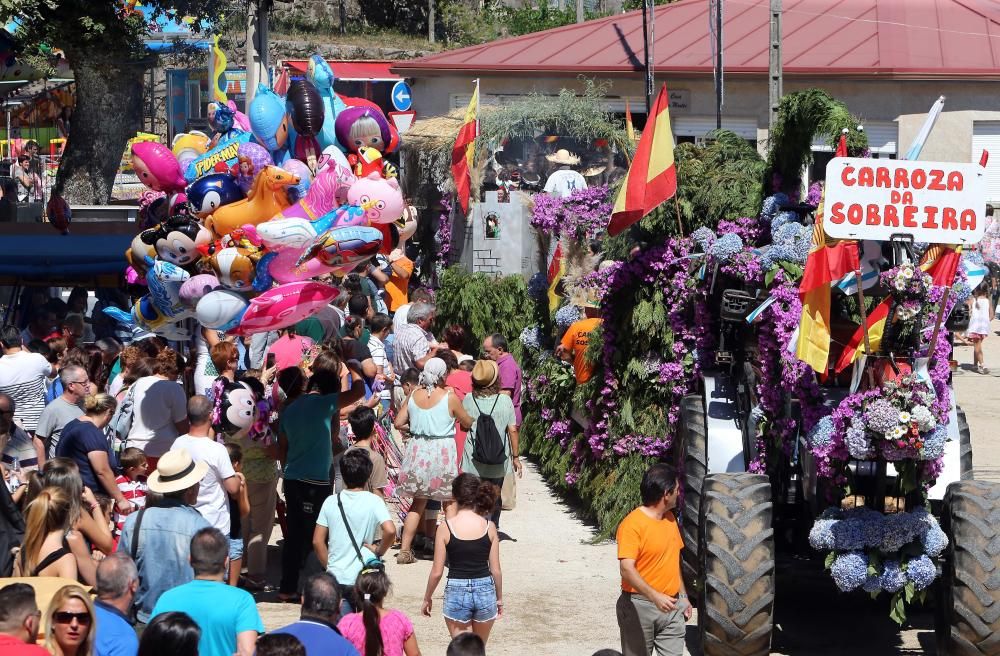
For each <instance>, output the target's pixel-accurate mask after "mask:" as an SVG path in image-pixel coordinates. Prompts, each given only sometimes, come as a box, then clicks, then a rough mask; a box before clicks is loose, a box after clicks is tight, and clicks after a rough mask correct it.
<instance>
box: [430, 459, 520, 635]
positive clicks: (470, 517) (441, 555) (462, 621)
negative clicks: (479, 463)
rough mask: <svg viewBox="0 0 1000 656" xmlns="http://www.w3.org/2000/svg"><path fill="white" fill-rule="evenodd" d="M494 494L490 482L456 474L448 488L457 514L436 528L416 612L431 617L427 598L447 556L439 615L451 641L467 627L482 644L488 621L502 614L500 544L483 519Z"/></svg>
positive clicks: (490, 508)
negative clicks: (424, 587)
mask: <svg viewBox="0 0 1000 656" xmlns="http://www.w3.org/2000/svg"><path fill="white" fill-rule="evenodd" d="M499 494H500V490H499V489H498V488H497V486H495V485H493V484H492V483H490V482H488V481H483V480H481V479H480V478H478V477H476V476H473V475H472V474H460V475H459V476H458V478H456V479H455V482H454V483H453V484H452V495H453V497H454V499H455V502H456V505H457V507H458V510H457V511H456V512H455V515H454V516H453V517H452V518H451V519H449V520H447V521H445V523H444V524H441V525H440V526H438V530H437V535H436V536H435V543H434V565H433V567H432V568H431V573H430V576H429V577H428V578H427V591H426V593H425V594H424V603H423V607H422V608H421V612H422V613H423V614H424V615H426V616H428V617H430V614H431V604H432V602H431V597H432V596H433V595H434V591H435V590H436V589H437V586H438V583H439V582H440V581H441V577H442V576H443V574H444V562H445V556H447V558H448V581H447V583H446V584H445V589H444V603H443V606H442V614H443V615H444V621H445V624H446V625H447V627H448V632H449V633H450V634H451V635H452V637H454V636H455V635H457V634H459V633H461V632H463V631H468V630H469V629H470V628H471V629H472V631H473V632H474V633H475V634H476V635H478V636H479V637H480V638H482V639H483V642H486V640H487V639H488V638H489V636H490V629H492V628H493V622H494V621H496V619H497V618H498V617H499V616H500V615H502V614H503V595H502V592H501V591H502V579H501V574H500V539H499V537H498V536H497V527H496V525H495V524H493V522H491V521H489V520H488V519H487V517H489V515H490V513H491V512H492V511H493V505H494V503H496V499H497V496H498V495H499Z"/></svg>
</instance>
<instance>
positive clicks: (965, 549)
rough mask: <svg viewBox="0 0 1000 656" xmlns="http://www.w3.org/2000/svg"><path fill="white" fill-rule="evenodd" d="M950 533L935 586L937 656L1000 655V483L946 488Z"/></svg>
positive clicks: (944, 523) (945, 520) (944, 518)
mask: <svg viewBox="0 0 1000 656" xmlns="http://www.w3.org/2000/svg"><path fill="white" fill-rule="evenodd" d="M941 528H942V529H944V531H945V533H947V535H948V540H949V542H948V548H947V550H946V551H945V553H944V558H943V561H942V567H941V580H940V581H939V582H938V584H937V603H936V604H935V624H936V627H935V628H936V632H937V641H938V650H937V653H938V654H939V656H998V655H1000V484H997V483H987V482H985V481H959V482H956V483H952V484H951V485H949V486H948V491H947V492H946V493H945V497H944V506H943V511H942V513H941Z"/></svg>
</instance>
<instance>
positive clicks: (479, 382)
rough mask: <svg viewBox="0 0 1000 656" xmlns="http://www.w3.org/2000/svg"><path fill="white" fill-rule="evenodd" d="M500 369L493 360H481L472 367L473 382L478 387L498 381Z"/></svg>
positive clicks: (487, 385)
mask: <svg viewBox="0 0 1000 656" xmlns="http://www.w3.org/2000/svg"><path fill="white" fill-rule="evenodd" d="M499 375H500V370H499V369H498V368H497V363H496V362H494V361H493V360H479V361H477V362H476V364H475V366H474V367H472V382H473V383H474V384H475V385H476V386H477V387H489V386H490V385H492V384H493V383H495V382H497V377H498V376H499Z"/></svg>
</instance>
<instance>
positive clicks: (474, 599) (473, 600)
mask: <svg viewBox="0 0 1000 656" xmlns="http://www.w3.org/2000/svg"><path fill="white" fill-rule="evenodd" d="M441 612H442V614H443V615H444V616H445V618H446V619H449V620H452V621H453V622H462V623H463V624H468V623H469V622H489V621H490V620H495V619H496V618H497V588H496V585H494V583H493V577H492V576H486V577H483V578H481V579H448V582H447V583H445V586H444V606H443V608H442V609H441Z"/></svg>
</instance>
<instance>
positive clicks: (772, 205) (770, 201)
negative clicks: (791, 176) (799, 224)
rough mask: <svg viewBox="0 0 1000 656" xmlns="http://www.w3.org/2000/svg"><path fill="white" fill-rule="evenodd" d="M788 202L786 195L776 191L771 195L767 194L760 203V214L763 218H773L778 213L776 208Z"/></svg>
mask: <svg viewBox="0 0 1000 656" xmlns="http://www.w3.org/2000/svg"><path fill="white" fill-rule="evenodd" d="M787 202H788V195H787V194H784V193H781V192H778V193H776V194H774V195H773V196H768V197H767V198H765V199H764V202H763V203H762V204H761V208H760V215H761V216H762V217H765V218H768V219H770V218H773V217H774V215H775V214H777V213H778V208H780V207H781V206H782V205H784V204H786V203H787Z"/></svg>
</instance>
